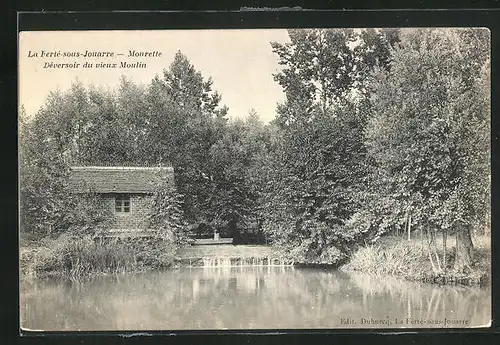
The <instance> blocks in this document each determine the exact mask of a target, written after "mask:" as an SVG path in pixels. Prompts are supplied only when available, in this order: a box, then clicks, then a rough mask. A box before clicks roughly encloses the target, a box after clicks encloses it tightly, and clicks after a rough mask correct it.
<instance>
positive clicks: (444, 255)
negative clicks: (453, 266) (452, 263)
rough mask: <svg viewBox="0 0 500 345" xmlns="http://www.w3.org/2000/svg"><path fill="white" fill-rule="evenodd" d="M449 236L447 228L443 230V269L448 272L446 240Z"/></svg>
mask: <svg viewBox="0 0 500 345" xmlns="http://www.w3.org/2000/svg"><path fill="white" fill-rule="evenodd" d="M447 238H448V234H447V233H446V230H443V270H444V271H445V272H446V240H447Z"/></svg>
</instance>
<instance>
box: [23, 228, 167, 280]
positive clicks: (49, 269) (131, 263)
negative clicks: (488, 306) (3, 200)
mask: <svg viewBox="0 0 500 345" xmlns="http://www.w3.org/2000/svg"><path fill="white" fill-rule="evenodd" d="M175 252H176V246H175V245H174V244H173V243H171V242H170V241H166V240H163V239H161V238H151V239H137V240H133V239H131V240H126V241H118V240H109V241H106V242H96V241H94V240H93V239H92V238H91V237H90V236H82V237H74V236H62V237H60V238H58V239H55V240H49V239H44V240H42V241H40V242H39V243H37V244H34V243H31V244H28V245H26V246H21V251H20V273H21V276H22V277H30V278H44V277H55V276H61V277H70V278H82V277H88V276H91V275H96V274H110V273H126V272H127V273H131V272H142V271H147V270H154V269H161V268H167V267H170V266H171V265H172V263H173V259H174V255H175Z"/></svg>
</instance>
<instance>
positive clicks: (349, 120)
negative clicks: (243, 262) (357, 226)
mask: <svg viewBox="0 0 500 345" xmlns="http://www.w3.org/2000/svg"><path fill="white" fill-rule="evenodd" d="M289 35H290V39H291V41H292V42H291V43H289V44H285V45H282V44H277V43H275V44H273V50H274V51H275V52H276V53H277V54H278V55H279V57H280V63H281V64H283V65H285V68H284V69H283V70H282V71H281V72H280V73H278V74H277V75H276V76H275V79H276V80H277V81H278V82H279V83H280V84H281V85H282V86H283V88H284V90H285V94H286V100H285V102H284V103H283V104H282V105H280V106H279V107H278V117H277V120H276V124H277V126H278V128H279V132H278V135H279V138H278V142H277V145H276V146H275V150H274V151H273V154H272V156H273V162H272V166H273V171H274V172H273V174H274V176H273V177H272V178H271V181H270V182H269V183H270V184H272V185H273V187H272V189H271V192H270V193H268V205H267V220H266V232H267V233H268V234H269V235H270V236H271V237H272V238H273V240H274V241H275V242H277V243H278V244H279V245H280V246H282V247H285V248H286V249H288V250H290V251H291V252H292V253H293V254H294V255H295V257H296V258H299V260H300V259H302V260H305V261H312V262H314V261H318V262H328V263H332V262H338V261H339V260H342V259H345V258H346V257H347V255H348V253H349V252H350V250H351V249H352V247H353V244H354V243H355V242H356V241H357V234H356V231H351V230H352V228H348V227H346V224H345V222H346V220H347V219H349V218H350V216H351V215H352V214H353V212H354V211H355V210H356V208H357V207H356V204H357V193H358V191H357V187H358V186H359V183H360V179H361V178H362V177H363V176H364V146H363V127H364V120H363V119H362V118H360V117H359V116H358V112H357V109H356V106H355V103H354V99H353V97H352V91H353V88H354V84H355V70H356V67H355V64H354V63H355V56H354V50H353V49H352V47H351V45H352V42H353V41H354V39H355V36H354V33H353V32H352V31H349V30H291V31H290V32H289Z"/></svg>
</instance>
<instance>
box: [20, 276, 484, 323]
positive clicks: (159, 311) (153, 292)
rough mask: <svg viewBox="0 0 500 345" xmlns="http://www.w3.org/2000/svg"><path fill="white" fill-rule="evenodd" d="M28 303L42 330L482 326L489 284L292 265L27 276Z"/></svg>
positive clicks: (25, 308) (29, 318)
mask: <svg viewBox="0 0 500 345" xmlns="http://www.w3.org/2000/svg"><path fill="white" fill-rule="evenodd" d="M20 303H21V304H20V306H21V327H23V328H25V329H34V330H184V329H287V328H288V329H289V328H380V327H382V328H387V327H389V328H399V327H464V326H467V327H470V326H476V327H477V326H487V325H488V324H489V322H490V319H491V290H489V289H481V288H477V287H451V286H444V287H442V286H437V285H432V284H419V283H409V282H405V281H402V280H399V279H396V278H390V277H389V278H388V277H384V278H375V277H372V276H367V275H357V274H356V275H350V274H346V273H342V272H338V271H327V270H320V269H299V268H293V267H213V268H207V267H205V268H201V267H200V268H183V269H178V270H171V271H166V272H156V273H147V274H139V275H132V274H128V275H119V276H106V277H99V278H96V279H93V280H90V281H85V282H69V281H38V282H33V283H23V284H21V300H20ZM396 319H397V320H396ZM445 319H446V320H447V321H446V322H448V323H447V324H445ZM398 321H399V322H401V323H397V322H398ZM465 322H467V324H465Z"/></svg>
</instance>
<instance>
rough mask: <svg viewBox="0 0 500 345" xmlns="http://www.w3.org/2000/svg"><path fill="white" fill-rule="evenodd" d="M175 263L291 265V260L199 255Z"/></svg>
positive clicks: (230, 265)
mask: <svg viewBox="0 0 500 345" xmlns="http://www.w3.org/2000/svg"><path fill="white" fill-rule="evenodd" d="M176 263H177V264H178V265H181V266H187V267H252V266H259V267H261V266H279V267H285V266H293V265H294V263H293V261H291V260H286V259H283V258H268V257H201V258H177V260H176Z"/></svg>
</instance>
